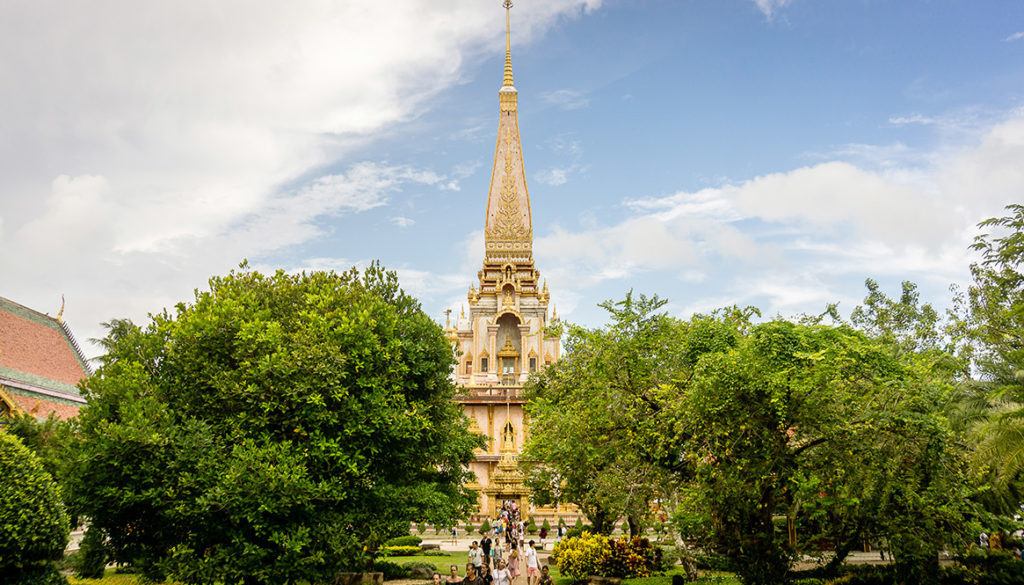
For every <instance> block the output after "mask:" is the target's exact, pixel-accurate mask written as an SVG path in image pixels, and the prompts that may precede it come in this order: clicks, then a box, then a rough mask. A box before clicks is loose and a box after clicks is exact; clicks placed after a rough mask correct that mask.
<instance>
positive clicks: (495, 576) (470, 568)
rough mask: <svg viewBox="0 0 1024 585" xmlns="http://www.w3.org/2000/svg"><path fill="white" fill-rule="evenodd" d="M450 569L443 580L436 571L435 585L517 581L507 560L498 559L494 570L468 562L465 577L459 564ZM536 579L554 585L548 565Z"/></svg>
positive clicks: (491, 584) (489, 584)
mask: <svg viewBox="0 0 1024 585" xmlns="http://www.w3.org/2000/svg"><path fill="white" fill-rule="evenodd" d="M450 570H451V573H450V574H449V575H448V577H447V578H445V579H444V580H443V581H442V579H441V573H434V582H433V585H513V583H515V578H514V577H512V574H511V572H510V571H509V569H508V567H507V566H506V565H505V561H498V566H497V567H495V569H494V570H493V571H492V570H491V569H490V567H488V566H487V565H480V566H479V567H478V566H476V565H474V564H473V563H466V575H465V576H464V577H460V576H459V566H458V565H452V566H451V569H450ZM527 579H529V577H527ZM536 579H537V584H538V585H553V582H552V580H551V575H549V574H548V567H547V565H544V567H542V568H541V570H540V572H539V574H538V576H537V577H536Z"/></svg>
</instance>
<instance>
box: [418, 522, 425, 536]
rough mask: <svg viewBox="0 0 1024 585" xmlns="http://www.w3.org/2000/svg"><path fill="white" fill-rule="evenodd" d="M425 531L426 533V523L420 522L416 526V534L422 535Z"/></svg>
mask: <svg viewBox="0 0 1024 585" xmlns="http://www.w3.org/2000/svg"><path fill="white" fill-rule="evenodd" d="M426 531H427V523H426V522H420V523H419V524H417V525H416V532H418V533H420V534H423V533H424V532H426Z"/></svg>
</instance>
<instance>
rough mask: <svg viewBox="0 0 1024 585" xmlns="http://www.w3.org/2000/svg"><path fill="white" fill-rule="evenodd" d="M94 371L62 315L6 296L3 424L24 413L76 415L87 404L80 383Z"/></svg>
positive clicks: (0, 303)
mask: <svg viewBox="0 0 1024 585" xmlns="http://www.w3.org/2000/svg"><path fill="white" fill-rule="evenodd" d="M91 373H92V371H91V370H90V368H89V365H88V363H87V362H86V360H85V357H84V356H83V355H82V351H81V348H79V346H78V343H77V342H76V341H75V337H74V335H72V334H71V330H70V329H68V327H67V325H66V324H65V323H64V321H63V320H62V319H61V316H60V314H58V315H57V317H50V316H49V315H44V314H43V313H40V312H38V311H33V310H32V309H29V308H28V307H25V306H22V305H19V304H18V303H15V302H14V301H11V300H8V299H5V298H3V297H0V424H2V423H3V422H4V420H5V419H8V418H9V417H11V416H12V415H19V414H30V415H33V416H35V417H37V418H40V419H44V418H47V417H48V416H50V414H53V415H55V416H57V417H58V418H61V419H68V418H72V417H74V416H75V415H77V414H78V409H79V408H80V407H81V406H82V405H83V404H85V398H83V397H82V395H81V392H80V391H79V389H78V382H79V381H80V380H82V379H83V378H86V377H88V376H89V375H90V374H91Z"/></svg>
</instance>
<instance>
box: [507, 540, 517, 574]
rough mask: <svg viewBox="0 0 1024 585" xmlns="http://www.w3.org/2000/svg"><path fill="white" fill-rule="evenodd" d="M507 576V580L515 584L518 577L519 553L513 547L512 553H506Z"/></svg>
mask: <svg viewBox="0 0 1024 585" xmlns="http://www.w3.org/2000/svg"><path fill="white" fill-rule="evenodd" d="M508 574H509V575H510V577H509V580H510V581H511V582H512V583H515V582H516V579H517V578H518V577H519V551H518V550H516V547H514V546H513V547H512V552H510V553H508Z"/></svg>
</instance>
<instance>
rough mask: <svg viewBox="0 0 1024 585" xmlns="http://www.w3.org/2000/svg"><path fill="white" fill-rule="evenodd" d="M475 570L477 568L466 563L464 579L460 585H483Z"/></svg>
mask: <svg viewBox="0 0 1024 585" xmlns="http://www.w3.org/2000/svg"><path fill="white" fill-rule="evenodd" d="M476 568H477V566H476V565H474V564H473V563H466V577H465V578H464V579H463V580H462V585H484V582H483V579H481V578H480V575H479V574H478V573H477V571H476Z"/></svg>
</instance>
